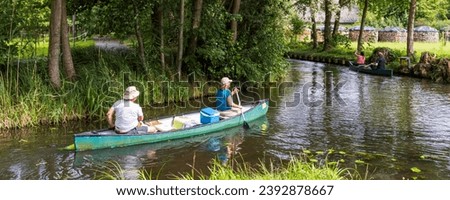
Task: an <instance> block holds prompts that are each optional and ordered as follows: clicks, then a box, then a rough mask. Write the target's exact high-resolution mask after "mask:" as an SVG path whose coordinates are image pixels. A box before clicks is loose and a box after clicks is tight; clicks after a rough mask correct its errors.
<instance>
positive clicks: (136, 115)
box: [106, 86, 157, 134]
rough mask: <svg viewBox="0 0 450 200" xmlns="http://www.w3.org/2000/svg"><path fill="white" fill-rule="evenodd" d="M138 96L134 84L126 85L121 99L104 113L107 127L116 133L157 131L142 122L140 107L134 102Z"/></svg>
mask: <svg viewBox="0 0 450 200" xmlns="http://www.w3.org/2000/svg"><path fill="white" fill-rule="evenodd" d="M138 96H139V91H138V90H137V89H136V87H135V86H130V87H128V88H127V89H126V90H125V92H124V94H123V99H121V100H118V101H116V102H115V103H114V104H113V106H112V107H111V108H110V109H109V110H108V112H107V113H106V116H107V120H108V124H109V127H110V128H111V129H112V130H114V131H115V132H116V133H117V134H145V133H154V132H156V131H157V130H156V129H155V127H153V126H147V125H145V124H143V123H142V120H144V114H143V112H142V108H141V106H139V104H137V103H135V101H136V99H137V97H138ZM114 115H115V122H114V123H113V116H114Z"/></svg>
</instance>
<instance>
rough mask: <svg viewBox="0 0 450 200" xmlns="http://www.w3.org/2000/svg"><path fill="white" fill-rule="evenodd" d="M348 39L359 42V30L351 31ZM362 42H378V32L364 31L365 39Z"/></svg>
mask: <svg viewBox="0 0 450 200" xmlns="http://www.w3.org/2000/svg"><path fill="white" fill-rule="evenodd" d="M348 37H349V38H350V40H351V41H358V37H359V30H350V31H349V33H348ZM362 40H363V41H364V42H368V41H370V42H376V41H378V31H376V30H374V31H372V30H370V31H368V30H364V31H363V38H362Z"/></svg>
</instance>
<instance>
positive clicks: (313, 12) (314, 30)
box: [311, 1, 319, 49]
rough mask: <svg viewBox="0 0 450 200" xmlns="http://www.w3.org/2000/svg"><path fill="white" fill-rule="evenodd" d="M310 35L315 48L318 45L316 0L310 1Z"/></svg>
mask: <svg viewBox="0 0 450 200" xmlns="http://www.w3.org/2000/svg"><path fill="white" fill-rule="evenodd" d="M311 4H312V5H311V22H312V27H311V29H312V30H311V33H312V34H311V37H312V41H313V49H317V47H319V42H318V41H317V23H316V10H317V2H315V1H312V2H311Z"/></svg>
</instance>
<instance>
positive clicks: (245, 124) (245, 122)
mask: <svg viewBox="0 0 450 200" xmlns="http://www.w3.org/2000/svg"><path fill="white" fill-rule="evenodd" d="M236 96H237V99H238V102H239V106H241V99H240V98H239V92H237V93H236ZM243 110H244V109H241V115H242V118H243V119H244V125H243V126H244V129H249V128H250V126H249V125H248V123H247V120H245V115H244V111H243Z"/></svg>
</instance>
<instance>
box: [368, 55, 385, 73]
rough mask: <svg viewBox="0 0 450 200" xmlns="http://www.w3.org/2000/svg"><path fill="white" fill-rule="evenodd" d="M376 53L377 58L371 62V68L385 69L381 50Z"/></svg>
mask: <svg viewBox="0 0 450 200" xmlns="http://www.w3.org/2000/svg"><path fill="white" fill-rule="evenodd" d="M377 55H378V58H377V60H376V62H375V63H372V64H371V65H373V66H374V67H373V68H372V69H374V70H376V69H386V59H385V58H384V54H383V52H381V51H379V52H378V53H377Z"/></svg>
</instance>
